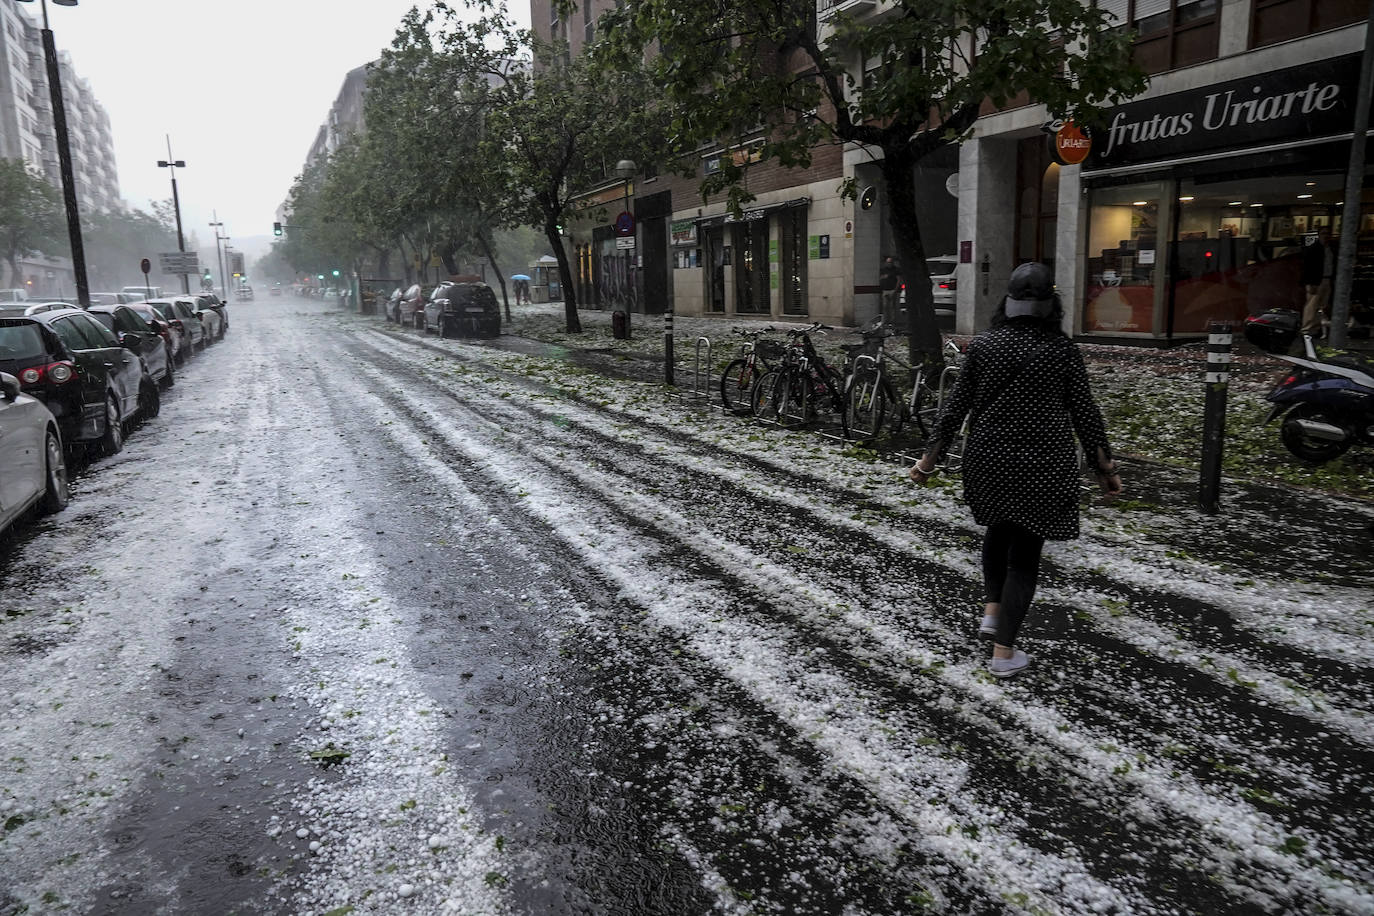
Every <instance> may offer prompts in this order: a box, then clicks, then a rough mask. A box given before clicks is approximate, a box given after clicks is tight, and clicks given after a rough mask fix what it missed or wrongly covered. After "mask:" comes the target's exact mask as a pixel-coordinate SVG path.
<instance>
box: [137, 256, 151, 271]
mask: <svg viewBox="0 0 1374 916" xmlns="http://www.w3.org/2000/svg"><path fill="white" fill-rule="evenodd" d="M138 269H139V271H141V272H142V273H145V274H146V273H147V272H148V271H150V270H152V269H153V264H152V262H151V261H149V260H148V259H147V258H144V259H143V260H142V261H139V262H138Z"/></svg>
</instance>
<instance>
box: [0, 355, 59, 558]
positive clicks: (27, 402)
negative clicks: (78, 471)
mask: <svg viewBox="0 0 1374 916" xmlns="http://www.w3.org/2000/svg"><path fill="white" fill-rule="evenodd" d="M67 499H68V492H67V464H66V460H65V459H64V458H63V456H62V434H61V433H60V432H58V429H57V420H55V419H54V418H53V415H52V414H51V413H50V412H49V411H48V408H47V407H45V406H44V405H43V402H42V401H40V400H38V399H37V398H34V397H31V396H29V395H27V394H24V392H23V391H21V390H20V387H19V379H17V378H15V377H14V376H12V375H10V374H9V373H8V372H0V531H3V530H4V529H6V528H8V527H9V526H10V525H11V524H13V523H14V522H15V520H16V519H18V518H20V517H21V516H22V515H23V514H24V513H25V512H27V511H29V509H31V508H33V507H34V506H35V505H37V506H38V507H39V509H40V510H41V511H42V512H44V513H45V514H46V513H50V512H59V511H61V510H62V509H63V508H65V507H66V505H67Z"/></svg>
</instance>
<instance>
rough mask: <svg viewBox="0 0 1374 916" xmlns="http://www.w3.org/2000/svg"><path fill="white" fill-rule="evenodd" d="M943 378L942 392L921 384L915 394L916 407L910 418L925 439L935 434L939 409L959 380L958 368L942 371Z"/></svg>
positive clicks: (926, 384)
mask: <svg viewBox="0 0 1374 916" xmlns="http://www.w3.org/2000/svg"><path fill="white" fill-rule="evenodd" d="M943 378H944V388H943V390H941V389H938V388H932V387H931V386H930V385H929V384H928V383H925V382H923V383H922V384H921V387H920V389H918V391H917V392H916V405H915V408H914V409H913V410H912V417H913V419H914V420H915V421H916V426H917V428H918V429H919V430H920V431H921V435H922V436H925V437H927V438H928V437H929V436H930V435H931V434H932V433H933V432H935V421H936V420H938V419H939V418H940V408H941V407H943V406H944V399H945V398H947V397H949V393H950V392H951V391H953V390H954V383H955V382H957V381H958V380H959V370H958V368H956V367H953V366H951V367H949V368H947V369H946V370H944V373H943Z"/></svg>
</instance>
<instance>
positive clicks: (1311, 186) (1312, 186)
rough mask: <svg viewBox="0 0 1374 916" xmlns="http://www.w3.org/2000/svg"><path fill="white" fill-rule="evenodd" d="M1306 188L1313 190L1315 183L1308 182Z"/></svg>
mask: <svg viewBox="0 0 1374 916" xmlns="http://www.w3.org/2000/svg"><path fill="white" fill-rule="evenodd" d="M1307 186H1308V187H1309V188H1315V187H1316V186H1317V183H1316V182H1315V181H1309V182H1308V183H1307Z"/></svg>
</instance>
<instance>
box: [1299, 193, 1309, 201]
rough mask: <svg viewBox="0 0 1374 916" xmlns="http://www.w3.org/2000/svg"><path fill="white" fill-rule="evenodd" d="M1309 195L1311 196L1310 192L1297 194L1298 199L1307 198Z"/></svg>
mask: <svg viewBox="0 0 1374 916" xmlns="http://www.w3.org/2000/svg"><path fill="white" fill-rule="evenodd" d="M1311 196H1312V195H1311V194H1299V195H1298V200H1307V198H1309V197H1311Z"/></svg>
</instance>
